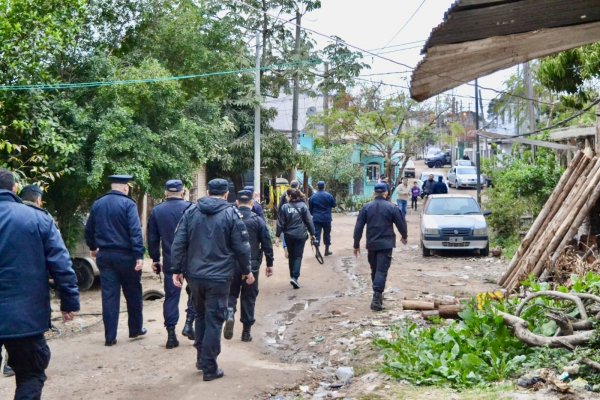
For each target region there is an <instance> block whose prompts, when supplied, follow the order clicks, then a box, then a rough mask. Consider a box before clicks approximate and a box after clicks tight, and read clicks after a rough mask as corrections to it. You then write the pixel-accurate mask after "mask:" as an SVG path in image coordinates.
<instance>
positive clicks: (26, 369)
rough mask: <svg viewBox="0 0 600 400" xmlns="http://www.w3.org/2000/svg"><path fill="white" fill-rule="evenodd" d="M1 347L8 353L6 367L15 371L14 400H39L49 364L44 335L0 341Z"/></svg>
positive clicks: (48, 349)
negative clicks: (15, 386)
mask: <svg viewBox="0 0 600 400" xmlns="http://www.w3.org/2000/svg"><path fill="white" fill-rule="evenodd" d="M2 346H4V347H6V352H7V353H8V365H9V366H10V367H11V368H12V369H13V371H15V379H16V382H17V389H16V391H15V400H39V399H40V398H41V397H42V388H43V387H44V382H45V381H46V374H45V370H46V368H48V364H49V363H50V348H49V347H48V344H47V343H46V339H45V338H44V335H39V336H33V337H28V338H20V339H0V348H2ZM0 361H2V359H1V356H0Z"/></svg>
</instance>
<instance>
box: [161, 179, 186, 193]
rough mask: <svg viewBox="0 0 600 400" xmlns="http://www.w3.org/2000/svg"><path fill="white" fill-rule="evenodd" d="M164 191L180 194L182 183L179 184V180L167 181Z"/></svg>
mask: <svg viewBox="0 0 600 400" xmlns="http://www.w3.org/2000/svg"><path fill="white" fill-rule="evenodd" d="M165 190H166V191H167V192H182V191H183V182H181V180H180V179H169V180H168V181H167V183H165Z"/></svg>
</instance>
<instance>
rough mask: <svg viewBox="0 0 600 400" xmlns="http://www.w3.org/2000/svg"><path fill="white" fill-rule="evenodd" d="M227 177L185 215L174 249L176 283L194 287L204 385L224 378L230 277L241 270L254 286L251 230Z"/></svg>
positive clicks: (215, 182)
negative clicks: (221, 358)
mask: <svg viewBox="0 0 600 400" xmlns="http://www.w3.org/2000/svg"><path fill="white" fill-rule="evenodd" d="M228 189H229V185H228V183H227V181H226V180H224V179H213V180H211V181H210V182H208V197H203V198H201V199H200V200H199V201H198V203H197V204H195V205H193V206H191V207H190V208H188V210H187V211H186V212H185V213H184V214H183V217H182V219H181V221H180V222H179V226H178V227H177V230H176V232H175V239H174V240H173V245H172V246H171V257H172V258H171V261H172V264H171V272H172V273H173V283H175V286H177V287H182V286H183V280H184V276H185V278H186V279H187V281H188V284H189V285H190V288H191V292H192V300H193V302H194V309H195V310H196V341H195V343H194V347H196V351H197V362H196V368H197V369H198V370H199V371H202V372H203V373H204V377H203V379H204V380H205V381H212V380H214V379H218V378H222V377H223V375H224V373H223V370H221V369H220V368H219V367H218V365H217V356H218V355H219V353H221V330H222V328H223V322H225V319H226V318H227V301H228V296H229V288H230V286H231V279H232V277H233V274H234V273H235V271H236V268H237V267H238V266H239V271H240V272H239V273H241V275H242V278H243V279H246V283H247V284H249V285H252V284H253V283H254V275H252V273H251V272H252V270H251V268H250V243H249V242H248V230H247V229H246V225H244V223H243V222H242V217H241V214H239V212H238V211H237V210H236V209H235V208H234V207H233V206H232V205H231V204H229V203H227V196H228V195H229V190H228Z"/></svg>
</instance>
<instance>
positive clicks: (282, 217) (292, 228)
mask: <svg viewBox="0 0 600 400" xmlns="http://www.w3.org/2000/svg"><path fill="white" fill-rule="evenodd" d="M307 230H308V232H309V233H310V235H311V236H315V226H314V224H313V221H312V216H311V215H310V211H308V207H306V204H304V202H303V201H298V202H294V203H286V204H284V205H283V206H282V207H281V211H280V212H279V218H278V219H277V234H276V236H277V237H280V236H281V234H282V233H285V237H286V238H288V237H290V238H292V239H306V231H307Z"/></svg>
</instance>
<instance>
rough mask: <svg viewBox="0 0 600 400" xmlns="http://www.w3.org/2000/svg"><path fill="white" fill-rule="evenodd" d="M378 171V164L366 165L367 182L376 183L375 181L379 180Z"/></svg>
mask: <svg viewBox="0 0 600 400" xmlns="http://www.w3.org/2000/svg"><path fill="white" fill-rule="evenodd" d="M379 171H380V167H379V164H377V163H369V165H367V181H369V182H372V181H375V182H377V180H378V179H379Z"/></svg>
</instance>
